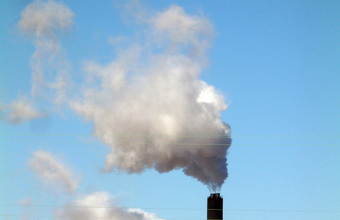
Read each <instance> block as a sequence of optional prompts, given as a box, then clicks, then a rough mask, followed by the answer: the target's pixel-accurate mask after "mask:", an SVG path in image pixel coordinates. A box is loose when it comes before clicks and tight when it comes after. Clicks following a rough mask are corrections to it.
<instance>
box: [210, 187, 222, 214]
mask: <svg viewBox="0 0 340 220" xmlns="http://www.w3.org/2000/svg"><path fill="white" fill-rule="evenodd" d="M207 218H208V220H210V219H220V220H223V198H222V197H220V194H219V193H211V194H210V196H209V197H208V212H207Z"/></svg>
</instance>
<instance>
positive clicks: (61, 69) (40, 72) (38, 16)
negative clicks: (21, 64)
mask: <svg viewBox="0 0 340 220" xmlns="http://www.w3.org/2000/svg"><path fill="white" fill-rule="evenodd" d="M74 16H75V14H74V13H73V12H72V11H71V10H70V9H69V8H68V7H67V6H65V5H64V4H63V3H62V2H60V3H57V2H54V1H52V0H49V1H47V2H45V1H39V0H37V1H34V2H33V3H31V4H29V5H28V6H27V7H26V8H25V9H24V11H23V12H22V13H21V18H20V21H19V24H18V27H19V29H20V30H21V31H22V32H23V33H25V34H27V35H29V36H30V38H31V40H32V42H33V43H34V45H35V47H36V50H35V52H34V54H33V55H32V57H31V67H32V90H31V95H32V97H36V96H42V97H45V98H47V99H48V100H52V102H53V103H54V104H56V105H60V104H63V103H65V102H66V98H67V97H66V87H67V82H68V81H69V76H68V74H67V72H68V69H69V64H68V62H67V61H66V59H65V57H64V53H65V52H64V50H63V48H62V46H61V43H60V36H61V35H62V34H64V33H67V32H69V31H70V30H71V28H72V26H73V17H74Z"/></svg>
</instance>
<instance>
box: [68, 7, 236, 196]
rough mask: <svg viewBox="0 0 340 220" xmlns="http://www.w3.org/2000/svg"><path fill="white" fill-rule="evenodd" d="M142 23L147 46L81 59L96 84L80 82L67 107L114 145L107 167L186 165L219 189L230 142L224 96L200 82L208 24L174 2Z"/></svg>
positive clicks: (208, 37)
mask: <svg viewBox="0 0 340 220" xmlns="http://www.w3.org/2000/svg"><path fill="white" fill-rule="evenodd" d="M144 21H145V24H144V25H146V26H147V27H146V31H145V32H146V33H147V34H146V36H145V38H144V39H145V43H144V44H137V43H132V44H131V46H129V47H127V48H126V49H125V50H123V49H121V50H120V53H119V54H117V58H116V59H114V60H113V61H112V62H110V63H109V64H107V65H101V64H98V63H94V62H86V65H85V68H84V69H85V70H86V71H87V82H90V81H91V80H92V82H94V83H92V84H83V85H82V97H79V98H78V99H75V100H72V101H71V102H70V105H71V108H72V109H73V110H74V111H75V112H76V113H78V114H80V115H82V116H83V117H84V118H85V119H86V120H91V121H93V123H94V126H95V129H94V133H95V134H96V135H97V136H98V137H100V138H102V139H103V140H104V141H106V143H107V144H108V145H109V146H110V147H111V153H110V154H109V155H107V157H106V161H105V164H106V167H105V171H106V172H112V171H114V170H116V169H117V170H121V171H125V172H127V173H140V172H142V171H143V170H145V169H155V170H157V171H158V172H160V173H164V172H169V171H171V170H174V169H183V172H184V173H185V174H186V175H189V176H192V177H194V178H196V179H197V180H199V181H201V182H202V183H204V184H206V185H207V186H208V187H209V188H211V189H212V190H217V189H218V188H220V187H221V186H222V184H223V183H224V181H225V179H226V178H227V176H228V171H227V162H226V155H227V150H228V148H229V146H230V144H231V139H230V127H229V126H228V125H227V124H226V123H224V122H222V120H221V115H220V114H221V112H222V111H224V110H226V108H227V105H226V104H225V102H224V97H223V96H222V95H221V94H220V93H218V92H217V91H216V89H215V88H214V87H213V86H211V85H208V84H207V83H206V82H204V81H202V80H200V74H201V73H202V70H203V68H204V67H205V66H206V64H207V61H206V51H207V49H209V47H210V44H211V41H212V37H213V36H214V32H213V27H212V24H211V23H210V22H209V21H208V20H207V19H206V18H205V17H203V16H197V15H188V14H186V13H185V11H184V9H183V8H181V7H179V6H176V5H173V6H171V7H170V8H169V9H167V10H166V11H164V12H159V13H156V14H155V15H152V16H149V17H148V18H144ZM95 82H99V83H95Z"/></svg>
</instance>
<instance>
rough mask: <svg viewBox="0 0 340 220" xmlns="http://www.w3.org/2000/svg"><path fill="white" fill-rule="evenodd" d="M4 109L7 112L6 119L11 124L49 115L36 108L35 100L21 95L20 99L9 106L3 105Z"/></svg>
mask: <svg viewBox="0 0 340 220" xmlns="http://www.w3.org/2000/svg"><path fill="white" fill-rule="evenodd" d="M6 110H7V111H6ZM3 111H4V112H5V113H6V120H7V122H8V123H10V124H20V123H21V122H23V121H27V120H31V119H37V118H43V117H46V116H47V115H48V114H47V113H45V112H41V111H38V110H37V109H35V107H34V104H33V102H32V101H31V100H30V99H29V98H28V97H25V96H21V97H19V98H18V100H16V101H14V102H12V103H11V104H10V105H9V106H7V109H6V108H5V107H3Z"/></svg>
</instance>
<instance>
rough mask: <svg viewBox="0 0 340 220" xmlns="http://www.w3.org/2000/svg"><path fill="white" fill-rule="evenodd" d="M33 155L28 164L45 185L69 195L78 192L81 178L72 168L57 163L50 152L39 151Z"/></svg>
mask: <svg viewBox="0 0 340 220" xmlns="http://www.w3.org/2000/svg"><path fill="white" fill-rule="evenodd" d="M33 155H34V157H33V158H32V159H30V160H29V162H28V164H29V167H30V169H31V170H32V171H34V172H35V174H36V175H37V177H38V178H39V179H41V180H42V182H43V183H44V184H45V185H47V186H50V187H52V188H53V189H54V190H57V191H64V192H67V193H74V192H75V191H76V189H77V188H78V182H79V178H78V177H76V175H75V174H74V172H73V171H72V170H71V169H70V168H67V167H66V166H65V165H64V164H63V163H61V162H59V161H56V160H55V158H54V157H53V156H52V155H51V154H50V153H49V152H46V151H42V150H39V151H37V152H34V153H33Z"/></svg>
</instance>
